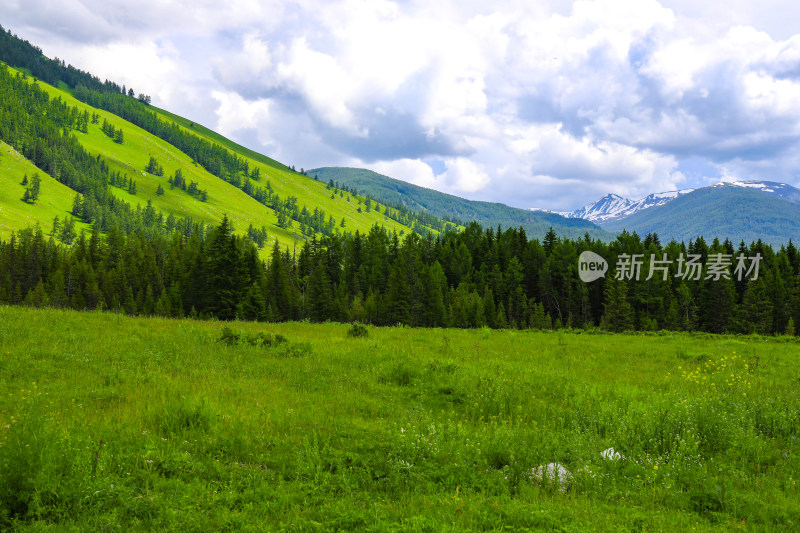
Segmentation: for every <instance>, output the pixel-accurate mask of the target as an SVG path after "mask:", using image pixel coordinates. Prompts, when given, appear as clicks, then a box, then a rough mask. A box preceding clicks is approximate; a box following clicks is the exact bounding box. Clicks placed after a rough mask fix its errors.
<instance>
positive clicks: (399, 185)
mask: <svg viewBox="0 0 800 533" xmlns="http://www.w3.org/2000/svg"><path fill="white" fill-rule="evenodd" d="M308 174H309V175H310V176H317V177H318V178H319V180H320V181H324V182H327V181H329V180H333V181H334V182H338V183H339V184H340V185H346V186H347V187H349V188H354V189H356V190H357V191H359V192H363V193H364V194H367V195H369V196H371V197H372V198H375V199H377V200H378V201H380V202H385V203H389V204H390V205H391V204H402V205H404V206H406V207H407V208H408V209H410V210H412V211H421V212H425V213H430V214H431V215H433V216H435V217H441V218H452V219H457V220H460V221H462V222H464V223H467V222H470V221H473V220H474V221H476V222H478V223H479V224H481V225H484V226H496V225H498V224H499V225H501V226H503V227H504V228H508V227H514V228H516V227H519V226H522V227H523V228H524V229H525V231H526V232H527V234H528V237H530V238H542V237H544V235H545V233H547V230H548V229H549V228H550V227H551V226H552V227H553V229H554V230H555V231H556V233H558V235H560V236H564V237H581V236H583V235H584V234H585V233H586V232H588V233H589V234H590V235H591V236H592V237H595V238H601V239H611V238H613V236H612V235H611V234H610V233H608V232H607V231H604V230H603V229H601V228H599V227H598V226H597V225H595V224H593V223H592V222H589V221H586V220H582V219H577V218H565V217H562V216H560V215H556V214H555V213H547V212H544V211H526V210H525V209H518V208H515V207H509V206H507V205H504V204H499V203H494V202H479V201H473V200H466V199H464V198H459V197H457V196H453V195H450V194H445V193H442V192H439V191H435V190H433V189H427V188H425V187H419V186H417V185H412V184H410V183H407V182H405V181H401V180H397V179H394V178H390V177H388V176H384V175H382V174H378V173H377V172H373V171H371V170H366V169H361V168H343V167H324V168H316V169H312V170H309V171H308Z"/></svg>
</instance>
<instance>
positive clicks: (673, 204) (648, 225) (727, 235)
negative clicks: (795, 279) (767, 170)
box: [602, 182, 800, 246]
mask: <svg viewBox="0 0 800 533" xmlns="http://www.w3.org/2000/svg"><path fill="white" fill-rule="evenodd" d="M748 183H749V184H748V185H745V186H741V185H736V184H732V183H719V184H716V185H712V186H710V187H703V188H700V189H697V190H694V191H692V192H690V193H688V194H684V195H681V196H680V197H678V198H675V199H674V200H671V201H669V202H667V203H665V204H662V205H659V206H656V207H651V208H648V209H644V210H641V211H639V212H637V213H634V214H632V215H630V216H627V217H625V218H619V219H615V220H611V221H608V222H604V223H602V227H603V228H605V229H607V230H609V231H622V230H627V231H629V232H634V231H635V232H636V233H638V234H639V235H646V234H648V233H657V234H658V235H659V237H661V240H662V241H665V240H671V239H675V240H676V241H684V242H686V241H689V240H693V239H696V238H697V237H704V238H705V239H706V240H711V239H713V238H719V239H720V240H723V239H730V240H731V241H733V242H735V243H739V242H740V241H744V242H746V243H749V242H751V241H757V240H761V241H763V242H766V243H769V244H772V245H776V246H779V245H782V244H786V243H788V242H789V241H790V240H795V241H796V240H797V239H798V237H800V198H798V196H797V195H796V194H795V191H797V189H794V187H791V186H790V185H786V186H785V187H781V188H777V187H776V186H775V185H772V186H769V185H764V186H763V187H761V186H759V187H756V186H753V183H750V182H748ZM758 183H762V182H758ZM764 189H771V190H770V191H767V190H764ZM792 189H793V190H792ZM778 191H780V192H778ZM797 192H798V193H800V191H797Z"/></svg>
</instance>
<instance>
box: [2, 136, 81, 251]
mask: <svg viewBox="0 0 800 533" xmlns="http://www.w3.org/2000/svg"><path fill="white" fill-rule="evenodd" d="M34 174H38V176H39V178H40V179H41V192H40V193H39V199H38V201H37V202H36V203H35V204H29V203H26V202H23V201H22V195H23V193H24V192H25V187H23V186H22V185H20V183H21V182H22V179H23V177H24V176H28V178H30V177H32V176H33V175H34ZM74 197H75V191H73V190H72V189H70V188H69V187H66V186H64V185H62V184H61V183H59V182H58V181H56V180H55V179H53V178H52V177H50V176H48V175H47V174H45V173H44V172H42V171H41V170H39V169H38V168H36V167H35V166H34V165H33V164H31V162H30V161H28V160H27V159H25V158H24V157H22V155H21V154H19V153H18V152H17V151H16V150H14V149H13V148H11V147H10V146H8V145H7V144H5V143H4V142H2V141H0V238H3V239H7V238H8V237H10V236H11V233H13V232H14V231H15V230H17V229H19V228H25V227H29V226H35V225H36V224H39V225H40V226H41V228H42V230H43V231H44V232H45V233H49V232H50V230H51V229H52V225H53V219H54V218H55V217H58V218H59V220H63V219H64V217H65V216H69V211H70V209H71V208H72V199H73V198H74ZM86 227H87V226H86V225H85V224H83V223H82V222H76V225H75V229H76V231H80V230H81V229H82V228H86Z"/></svg>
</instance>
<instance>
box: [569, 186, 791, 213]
mask: <svg viewBox="0 0 800 533" xmlns="http://www.w3.org/2000/svg"><path fill="white" fill-rule="evenodd" d="M710 187H744V188H747V189H756V190H759V191H761V192H763V193H766V194H770V195H773V196H777V197H778V198H781V199H783V200H787V201H789V202H792V203H795V204H800V190H798V189H796V188H795V187H792V186H791V185H787V184H785V183H777V182H774V181H759V180H751V181H724V182H720V183H717V184H715V185H711V186H710ZM694 190H695V189H682V190H679V191H668V192H658V193H653V194H650V195H648V196H646V197H645V198H642V199H640V200H630V199H628V198H623V197H622V196H619V195H617V194H607V195H605V196H603V197H602V198H600V199H599V200H597V201H596V202H593V203H591V204H588V205H585V206H583V207H581V208H580V209H576V210H575V211H567V212H561V211H559V212H557V213H558V214H559V215H562V216H565V217H567V218H582V219H585V220H589V221H591V222H595V223H597V224H603V223H606V222H612V221H616V220H622V219H624V218H626V217H629V216H631V215H632V214H634V213H638V212H639V211H642V210H644V209H649V208H651V207H655V206H658V205H664V204H666V203H667V202H671V201H672V200H674V199H675V198H678V197H679V196H683V195H684V194H688V193H690V192H692V191H694Z"/></svg>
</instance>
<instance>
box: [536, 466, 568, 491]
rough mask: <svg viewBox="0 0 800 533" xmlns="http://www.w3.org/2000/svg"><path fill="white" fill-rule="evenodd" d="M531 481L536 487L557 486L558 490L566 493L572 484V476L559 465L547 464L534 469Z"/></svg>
mask: <svg viewBox="0 0 800 533" xmlns="http://www.w3.org/2000/svg"><path fill="white" fill-rule="evenodd" d="M531 479H532V480H533V482H534V483H536V484H538V485H542V484H547V485H554V486H555V485H557V486H558V490H560V491H561V492H567V491H568V490H569V486H570V484H571V483H572V474H571V473H570V471H569V470H567V469H566V468H564V466H563V465H561V464H560V463H548V464H546V465H541V466H537V467H536V468H534V469H533V472H532V473H531Z"/></svg>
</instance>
